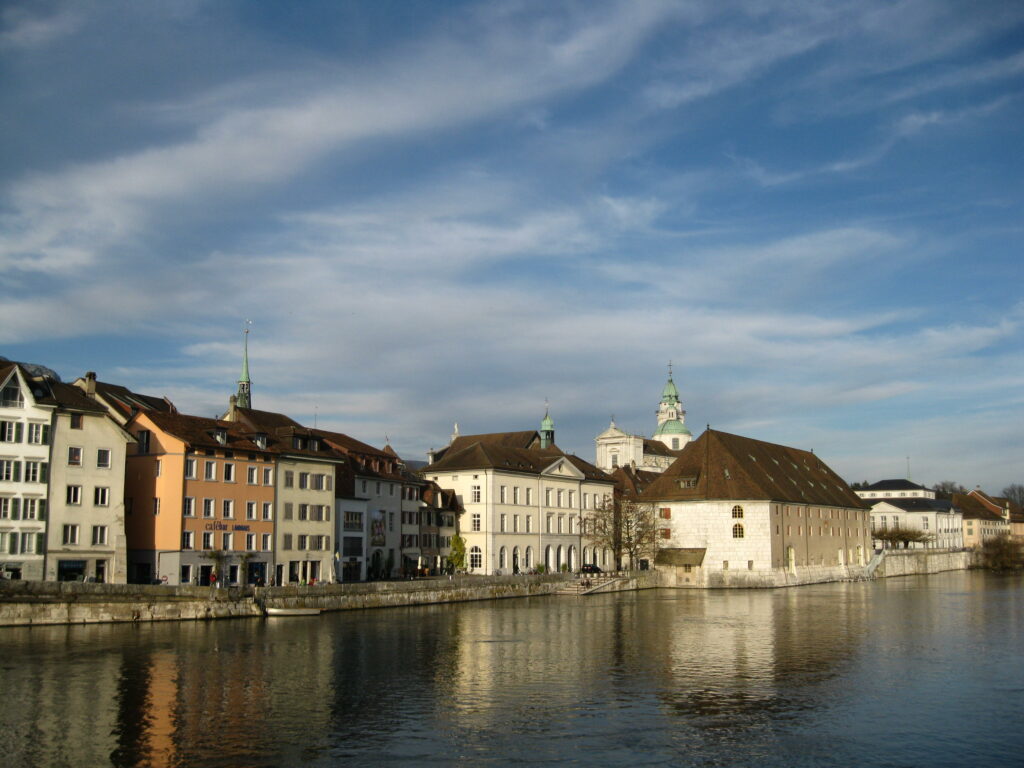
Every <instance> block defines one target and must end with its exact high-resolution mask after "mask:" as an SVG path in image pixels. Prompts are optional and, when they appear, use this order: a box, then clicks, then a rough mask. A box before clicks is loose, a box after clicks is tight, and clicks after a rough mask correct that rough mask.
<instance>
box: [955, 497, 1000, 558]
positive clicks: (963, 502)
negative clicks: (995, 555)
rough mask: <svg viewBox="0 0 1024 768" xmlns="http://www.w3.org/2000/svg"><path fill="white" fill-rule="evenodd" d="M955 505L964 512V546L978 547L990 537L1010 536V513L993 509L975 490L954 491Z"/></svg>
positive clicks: (969, 547)
mask: <svg viewBox="0 0 1024 768" xmlns="http://www.w3.org/2000/svg"><path fill="white" fill-rule="evenodd" d="M986 498H988V497H986ZM953 506H955V507H956V508H957V509H959V510H960V512H961V513H962V514H963V521H964V523H963V524H964V546H965V547H967V548H968V549H977V548H978V547H980V546H981V545H982V544H984V543H985V542H986V541H988V540H989V539H994V538H997V537H999V536H1009V535H1010V533H1011V531H1012V527H1011V524H1010V518H1009V514H1008V513H1007V514H1006V515H1005V516H1004V515H1002V514H999V513H998V512H995V511H993V509H992V508H991V506H990V505H989V504H986V503H985V502H984V501H983V500H982V499H981V498H979V496H978V494H977V493H976V492H974V491H971V492H970V493H954V494H953Z"/></svg>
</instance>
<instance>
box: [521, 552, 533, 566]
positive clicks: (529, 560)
mask: <svg viewBox="0 0 1024 768" xmlns="http://www.w3.org/2000/svg"><path fill="white" fill-rule="evenodd" d="M523 565H524V566H526V567H527V568H533V547H527V548H526V559H525V560H524V561H523Z"/></svg>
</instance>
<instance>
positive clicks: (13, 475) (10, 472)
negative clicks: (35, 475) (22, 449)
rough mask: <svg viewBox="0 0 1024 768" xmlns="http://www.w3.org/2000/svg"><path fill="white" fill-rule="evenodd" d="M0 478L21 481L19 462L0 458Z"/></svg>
mask: <svg viewBox="0 0 1024 768" xmlns="http://www.w3.org/2000/svg"><path fill="white" fill-rule="evenodd" d="M0 480H6V481H8V482H10V481H13V482H15V483H20V482H21V462H20V461H14V460H12V459H0Z"/></svg>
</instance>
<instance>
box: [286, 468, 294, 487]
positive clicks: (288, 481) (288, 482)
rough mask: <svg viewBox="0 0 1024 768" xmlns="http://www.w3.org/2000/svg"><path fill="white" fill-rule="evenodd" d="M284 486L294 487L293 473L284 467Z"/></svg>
mask: <svg viewBox="0 0 1024 768" xmlns="http://www.w3.org/2000/svg"><path fill="white" fill-rule="evenodd" d="M284 487H285V488H294V487H295V473H294V472H292V471H291V470H290V469H286V470H285V472H284Z"/></svg>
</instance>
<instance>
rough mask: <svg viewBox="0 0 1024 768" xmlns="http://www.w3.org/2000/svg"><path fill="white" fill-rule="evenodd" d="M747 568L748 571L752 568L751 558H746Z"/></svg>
mask: <svg viewBox="0 0 1024 768" xmlns="http://www.w3.org/2000/svg"><path fill="white" fill-rule="evenodd" d="M747 570H748V571H752V570H754V561H753V560H747Z"/></svg>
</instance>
